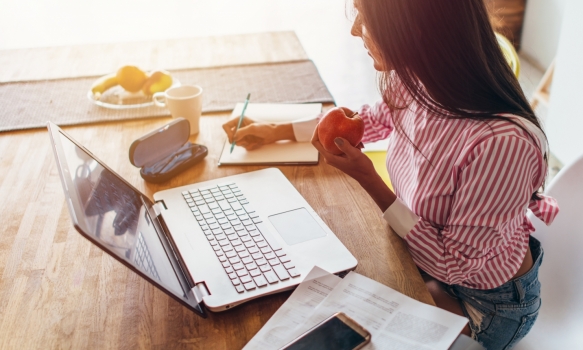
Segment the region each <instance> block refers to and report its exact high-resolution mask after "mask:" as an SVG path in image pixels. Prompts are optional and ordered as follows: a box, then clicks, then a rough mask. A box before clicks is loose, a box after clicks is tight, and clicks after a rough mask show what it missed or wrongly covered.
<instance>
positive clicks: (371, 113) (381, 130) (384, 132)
mask: <svg viewBox="0 0 583 350" xmlns="http://www.w3.org/2000/svg"><path fill="white" fill-rule="evenodd" d="M358 114H359V115H360V117H361V118H362V120H363V121H364V136H363V138H362V142H363V143H368V142H375V141H378V140H383V139H386V138H387V137H389V135H390V134H391V132H393V129H394V128H395V127H394V125H393V120H392V118H391V111H390V109H389V106H387V104H386V103H385V102H384V101H382V100H381V101H378V102H377V103H375V104H374V105H373V106H369V105H364V106H362V107H361V108H360V110H359V111H358Z"/></svg>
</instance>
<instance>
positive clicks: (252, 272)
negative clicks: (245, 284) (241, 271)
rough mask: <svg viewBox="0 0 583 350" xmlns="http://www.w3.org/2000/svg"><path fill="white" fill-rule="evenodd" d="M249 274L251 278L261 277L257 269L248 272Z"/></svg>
mask: <svg viewBox="0 0 583 350" xmlns="http://www.w3.org/2000/svg"><path fill="white" fill-rule="evenodd" d="M249 274H250V275H251V277H257V276H260V275H261V272H260V271H259V269H254V270H249Z"/></svg>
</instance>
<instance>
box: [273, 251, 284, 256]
mask: <svg viewBox="0 0 583 350" xmlns="http://www.w3.org/2000/svg"><path fill="white" fill-rule="evenodd" d="M275 255H277V256H284V255H285V252H284V251H283V250H278V251H276V252H275Z"/></svg>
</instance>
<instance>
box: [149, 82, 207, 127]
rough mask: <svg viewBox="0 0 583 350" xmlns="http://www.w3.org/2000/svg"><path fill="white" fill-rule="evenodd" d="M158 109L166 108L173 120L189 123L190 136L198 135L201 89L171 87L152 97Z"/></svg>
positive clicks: (194, 87) (185, 86)
mask: <svg viewBox="0 0 583 350" xmlns="http://www.w3.org/2000/svg"><path fill="white" fill-rule="evenodd" d="M152 99H153V101H154V104H155V105H156V106H158V107H164V108H168V110H170V114H171V115H172V117H173V118H180V117H182V118H184V119H186V120H188V122H189V123H190V134H191V135H194V134H198V131H199V126H198V124H199V122H200V115H201V114H202V88H201V87H200V86H196V85H181V86H175V87H171V88H169V89H168V90H166V91H164V92H157V93H155V94H154V96H152Z"/></svg>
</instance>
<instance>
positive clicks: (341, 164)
mask: <svg viewBox="0 0 583 350" xmlns="http://www.w3.org/2000/svg"><path fill="white" fill-rule="evenodd" d="M334 143H336V146H337V147H338V148H339V149H340V150H341V151H342V152H344V154H341V155H339V156H337V155H334V154H332V153H330V152H328V151H326V150H325V149H324V146H322V143H321V142H320V140H319V139H318V127H316V130H314V135H313V136H312V145H314V147H316V149H317V150H318V151H319V152H320V154H321V155H322V157H324V161H325V162H326V163H328V164H330V165H332V166H333V167H335V168H337V169H339V170H341V171H342V172H344V173H346V174H347V175H348V176H350V177H352V178H353V179H355V180H356V181H358V183H359V184H360V185H361V186H362V188H364V189H365V190H366V192H368V194H369V195H370V196H371V197H372V199H373V200H374V201H375V202H376V204H377V205H378V207H379V208H380V209H381V211H383V212H384V211H386V210H387V208H389V207H390V206H391V204H393V202H394V201H395V199H396V198H397V196H396V195H395V194H394V193H393V191H391V189H390V188H389V187H388V186H387V185H386V184H385V182H384V181H383V179H382V178H381V177H380V175H379V174H378V173H377V172H376V170H375V168H374V165H373V163H372V161H371V160H370V158H368V157H367V156H366V154H364V153H362V151H361V150H360V149H361V148H363V145H362V143H360V144H358V145H357V147H353V146H352V145H351V144H350V142H348V141H347V140H346V139H343V138H341V137H337V138H336V139H335V140H334Z"/></svg>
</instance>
